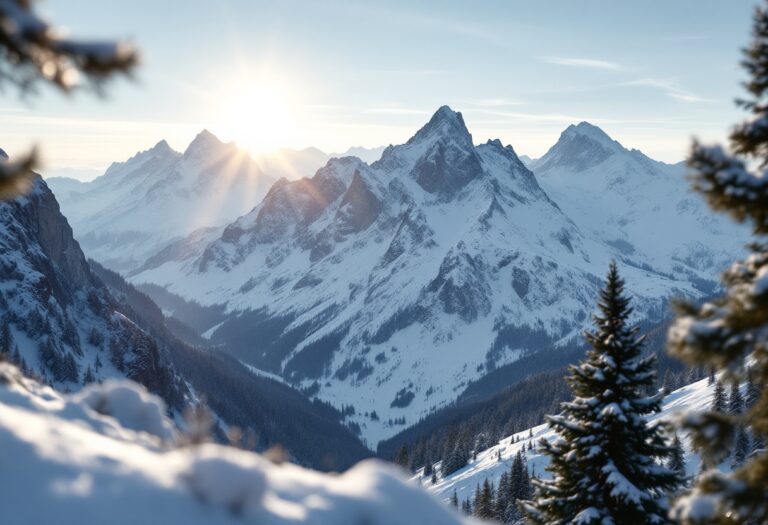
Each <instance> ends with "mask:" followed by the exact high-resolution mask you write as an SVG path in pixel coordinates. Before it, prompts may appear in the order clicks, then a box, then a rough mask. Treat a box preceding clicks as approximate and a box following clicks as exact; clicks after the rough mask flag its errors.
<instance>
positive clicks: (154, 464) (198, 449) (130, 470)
mask: <svg viewBox="0 0 768 525" xmlns="http://www.w3.org/2000/svg"><path fill="white" fill-rule="evenodd" d="M165 408H166V407H165V405H164V403H163V402H162V401H161V400H160V399H158V398H156V397H155V396H152V395H150V394H149V393H148V392H147V391H146V390H144V389H143V388H140V387H139V386H138V385H136V384H135V383H130V382H125V381H123V382H106V383H104V384H103V385H99V384H94V385H91V386H89V387H87V388H86V389H85V390H84V391H82V392H80V393H77V394H74V395H62V394H61V393H59V392H56V391H54V390H52V389H50V388H47V387H45V386H42V385H40V384H39V383H36V382H35V381H32V380H30V379H26V378H24V377H21V376H20V374H19V373H18V370H16V369H15V368H14V367H12V366H11V365H9V364H7V363H1V362H0V450H2V451H3V468H2V469H0V487H2V491H1V492H0V503H2V512H3V522H4V523H13V524H15V525H38V524H42V523H56V524H59V525H80V524H82V523H110V524H114V525H129V524H130V525H133V524H137V523H143V524H149V523H184V524H188V525H194V524H206V525H224V524H231V525H235V524H242V523H258V524H261V525H290V524H299V523H301V524H305V525H327V524H334V525H358V524H362V523H367V524H371V525H377V524H378V525H384V524H386V525H409V524H416V523H418V524H423V523H429V524H432V523H434V524H437V523H440V524H445V525H459V524H461V523H469V522H470V520H465V519H464V518H462V517H461V516H459V514H458V513H457V512H455V511H453V510H452V509H450V508H449V507H447V506H446V505H444V504H443V503H441V502H440V501H438V500H437V499H436V498H435V497H434V496H432V495H430V494H429V493H428V492H426V491H425V490H423V489H421V488H419V487H417V486H415V485H414V484H412V483H409V482H408V481H407V480H406V479H405V477H404V475H403V474H402V473H401V472H399V471H398V470H397V469H396V468H395V467H393V466H392V465H387V464H385V463H382V462H378V461H372V460H369V461H365V462H361V463H360V464H358V465H357V466H355V467H354V468H352V469H350V470H348V471H347V472H345V473H343V474H340V475H327V474H322V473H319V472H315V471H311V470H307V469H303V468H301V467H298V466H295V465H291V464H286V463H283V464H276V463H274V462H273V461H270V460H269V459H268V458H266V457H263V456H260V455H257V454H254V453H251V452H246V451H244V450H239V449H236V448H233V447H224V446H220V445H214V444H212V443H207V444H203V445H199V446H183V440H180V439H178V435H179V433H178V431H177V430H176V429H175V427H174V424H173V422H172V421H170V420H169V419H168V418H167V417H166V416H165ZM7 458H11V461H6V459H7Z"/></svg>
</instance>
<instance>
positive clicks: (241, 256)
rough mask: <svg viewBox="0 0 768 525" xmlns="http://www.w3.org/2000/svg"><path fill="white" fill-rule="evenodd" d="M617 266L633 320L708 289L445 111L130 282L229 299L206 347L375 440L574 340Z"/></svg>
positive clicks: (279, 188)
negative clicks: (302, 391) (613, 239)
mask: <svg viewBox="0 0 768 525" xmlns="http://www.w3.org/2000/svg"><path fill="white" fill-rule="evenodd" d="M612 258H621V259H623V260H624V264H623V265H622V273H623V274H624V276H625V277H626V279H627V281H628V286H629V288H630V289H631V290H632V292H633V294H634V295H635V304H636V306H637V312H638V316H640V317H647V318H651V319H655V318H658V317H659V316H660V315H662V313H663V311H664V308H665V305H666V304H667V299H668V298H669V297H670V296H677V295H687V296H697V295H699V294H700V293H701V292H700V291H699V290H698V289H697V288H696V287H695V286H694V284H693V283H692V282H691V281H690V280H688V279H685V278H681V279H673V278H671V277H670V276H668V275H666V274H661V273H659V272H657V271H655V270H654V269H653V268H652V267H651V266H650V265H649V264H647V262H646V261H645V260H644V259H643V258H642V257H640V256H638V257H632V256H624V254H623V253H622V251H621V250H620V249H619V248H617V247H616V246H614V245H610V244H607V243H605V242H603V241H602V240H601V239H599V238H596V237H595V236H593V235H590V234H589V232H585V231H584V230H583V229H581V228H580V227H579V225H578V223H577V222H575V221H574V220H572V218H571V217H569V216H568V215H567V214H566V213H564V212H563V211H562V209H561V208H560V207H559V206H558V204H557V203H556V202H555V201H554V200H552V199H551V198H550V196H549V195H548V194H547V193H546V192H545V191H544V190H543V189H542V188H541V187H540V186H539V183H538V181H537V179H536V177H535V176H534V175H533V173H531V171H529V170H528V169H527V168H526V167H525V166H524V165H523V163H522V162H521V161H520V159H519V158H518V157H517V155H516V154H515V152H514V150H513V149H512V147H511V146H503V145H502V144H501V142H499V141H488V142H487V143H486V144H482V145H479V146H475V145H474V144H473V142H472V136H471V135H470V133H469V131H468V130H467V128H466V126H465V124H464V121H463V118H462V116H461V114H460V113H456V112H454V111H452V110H451V109H450V108H448V107H442V108H440V109H439V110H438V111H437V112H436V113H435V115H434V116H433V117H432V119H431V120H430V121H429V122H428V123H427V124H426V125H425V126H424V127H423V128H421V129H420V130H419V131H418V132H417V133H416V134H415V135H414V136H413V137H412V138H411V139H410V140H408V142H407V143H405V144H402V145H398V146H390V147H388V148H387V149H386V150H385V151H384V152H383V154H382V157H381V159H380V160H379V161H377V162H375V163H373V164H371V165H370V166H369V165H367V164H365V163H363V162H361V161H360V160H359V159H356V158H341V159H332V160H331V161H329V162H328V164H327V165H326V166H325V167H324V168H322V169H321V170H319V171H318V172H317V174H316V175H315V176H314V177H313V178H311V179H301V180H298V181H293V182H288V181H278V182H277V183H276V184H275V185H274V186H273V187H272V188H271V190H270V191H269V193H268V194H267V196H266V197H265V198H264V200H263V201H262V202H261V203H260V204H259V205H258V206H256V207H255V208H254V209H253V210H252V211H251V212H249V213H248V214H246V215H244V216H242V217H240V218H239V219H237V220H236V221H235V222H233V223H231V224H229V225H228V226H227V227H226V228H224V230H223V232H222V234H221V236H220V237H219V238H218V239H217V240H215V241H214V242H212V243H210V244H209V245H208V246H207V247H206V248H205V250H204V252H203V254H202V255H201V256H200V257H194V256H193V257H189V258H188V259H186V260H178V259H176V260H173V261H168V262H166V263H164V264H161V265H159V266H154V267H152V268H151V269H147V270H146V271H143V272H141V273H139V274H138V275H135V276H133V281H134V282H135V283H154V284H157V285H160V286H164V287H167V289H168V290H169V291H170V292H173V293H175V294H177V295H180V296H182V297H184V298H186V299H191V300H195V301H197V302H199V303H201V304H204V305H214V304H223V305H226V308H227V312H228V315H229V317H228V319H227V320H226V321H225V322H223V323H222V324H220V325H219V326H218V327H217V328H216V330H214V331H213V332H212V334H211V339H212V340H213V341H216V342H219V343H224V344H226V345H227V349H228V351H230V352H232V353H233V354H235V355H236V356H237V357H238V358H240V359H242V360H243V361H245V362H248V363H250V364H252V365H254V366H256V367H258V368H261V369H265V370H268V371H270V372H273V373H278V374H280V375H282V376H283V377H285V378H287V379H289V380H290V381H292V382H294V383H296V384H299V385H301V386H302V387H304V388H307V389H309V390H310V391H311V392H314V393H316V394H317V395H318V396H319V397H321V398H322V399H326V400H329V401H331V402H333V403H334V404H335V405H336V406H340V405H350V404H351V405H354V407H355V411H356V413H355V414H354V415H352V416H350V419H351V420H352V421H354V422H356V423H358V424H359V425H360V426H361V427H362V431H363V435H364V436H365V437H366V438H367V439H368V441H369V443H370V444H375V443H376V442H378V441H379V440H380V439H382V438H384V437H387V436H390V435H393V434H394V433H396V432H397V431H399V430H401V428H402V426H403V425H404V424H409V423H413V422H415V421H416V420H418V419H419V418H420V417H422V416H424V415H426V414H428V413H429V412H430V411H432V410H434V409H435V408H437V407H440V406H443V405H445V404H446V403H448V402H450V401H452V400H453V399H455V397H456V396H457V395H458V394H459V393H460V392H461V391H462V389H463V388H464V387H465V386H466V385H467V383H468V382H469V381H472V380H474V379H477V378H478V377H481V376H482V375H483V374H485V373H486V372H487V371H489V370H491V369H493V368H494V367H495V366H498V365H502V364H506V363H510V362H513V361H514V360H516V359H517V358H518V357H519V356H520V355H521V353H522V352H524V351H538V350H542V349H549V348H551V347H552V346H553V345H556V344H558V343H562V342H563V341H567V340H569V339H571V338H573V337H574V336H575V335H576V334H578V333H579V331H580V330H581V329H582V328H583V327H584V326H585V324H586V323H587V322H588V318H589V314H590V313H591V312H592V309H593V305H594V298H595V296H596V291H597V288H598V286H599V283H600V282H601V279H602V276H603V274H604V272H605V269H606V268H607V267H608V262H609V261H610V259H612Z"/></svg>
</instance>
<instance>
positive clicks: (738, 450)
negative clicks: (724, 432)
mask: <svg viewBox="0 0 768 525" xmlns="http://www.w3.org/2000/svg"><path fill="white" fill-rule="evenodd" d="M749 452H750V444H749V435H748V434H747V431H746V430H744V427H743V426H741V425H739V426H737V427H736V437H735V438H734V440H733V457H732V458H731V468H734V469H735V468H739V467H740V466H742V465H743V464H744V461H745V460H746V459H747V456H748V455H749Z"/></svg>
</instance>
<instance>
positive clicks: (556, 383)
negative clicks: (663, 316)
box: [377, 321, 705, 475]
mask: <svg viewBox="0 0 768 525" xmlns="http://www.w3.org/2000/svg"><path fill="white" fill-rule="evenodd" d="M668 326H669V322H668V321H665V322H663V323H656V324H646V325H645V326H644V328H645V330H644V333H645V334H646V339H645V351H646V353H654V354H656V355H657V363H658V379H657V384H656V388H662V387H664V388H665V389H667V390H674V389H676V388H680V387H682V386H684V385H686V384H689V383H691V382H693V381H696V380H698V379H701V378H702V377H704V375H705V374H704V371H702V370H701V369H692V368H688V367H686V366H685V365H684V364H683V363H681V362H680V361H678V360H676V359H674V358H671V357H669V356H668V355H667V354H666V352H665V344H666V332H667V328H668ZM544 353H547V352H544ZM550 353H551V354H557V355H556V356H550V357H547V358H546V359H543V358H542V359H531V358H528V359H525V360H524V361H523V360H521V361H519V362H517V363H513V364H512V365H510V370H511V367H513V366H514V365H518V368H517V370H516V371H515V372H514V374H512V375H509V376H508V378H507V380H508V381H512V380H514V379H516V378H517V377H520V376H521V374H522V377H525V374H523V373H522V372H521V369H525V368H527V365H529V364H530V365H532V366H534V367H538V365H540V364H542V363H545V362H546V363H554V362H557V360H558V359H563V360H566V359H567V363H563V362H562V361H561V362H560V366H559V367H558V368H556V369H554V370H549V371H544V372H539V373H535V374H532V375H529V376H528V377H525V378H524V379H522V380H519V381H516V382H514V383H513V384H512V386H509V387H507V388H505V389H504V390H502V391H501V392H498V393H496V394H495V395H492V396H490V397H486V398H485V399H483V400H481V401H475V402H467V401H462V399H472V398H477V397H480V398H483V397H485V396H484V395H481V394H480V393H481V392H484V391H485V389H486V388H487V387H488V386H487V385H485V386H483V387H477V388H473V387H472V385H470V387H468V388H467V391H469V390H470V389H472V390H471V391H472V392H473V394H472V395H469V396H468V395H466V391H465V394H463V395H462V397H461V398H460V400H459V401H458V402H457V403H455V404H453V405H450V406H448V407H446V408H444V409H441V410H439V411H437V412H435V413H434V414H431V415H429V416H427V417H426V418H424V419H422V420H421V421H419V422H418V423H416V424H415V425H413V426H411V427H409V428H407V429H405V430H403V431H402V432H400V433H399V434H397V435H396V436H394V437H392V438H390V439H388V440H386V441H382V442H381V443H380V444H379V447H378V450H377V452H378V455H379V456H381V457H383V458H385V459H389V460H392V461H395V462H397V463H398V464H400V465H402V466H404V467H405V468H408V469H410V470H412V471H415V470H416V469H418V468H421V467H423V466H424V465H425V463H426V462H429V461H431V462H433V463H436V462H438V461H443V469H442V472H441V474H442V475H448V474H449V473H451V472H454V471H456V470H458V469H460V468H462V467H463V466H465V465H466V464H467V462H468V461H469V459H470V458H471V457H472V456H473V455H474V454H476V453H477V452H480V451H482V450H484V449H486V448H488V447H490V446H493V445H495V444H496V443H497V442H498V441H499V440H500V439H502V438H504V437H507V436H509V435H511V434H514V433H517V432H521V431H523V430H525V429H527V428H530V427H533V426H536V425H540V424H541V423H543V422H544V416H545V415H546V414H555V413H558V412H559V411H560V408H559V405H560V403H561V402H563V401H566V400H568V399H569V398H570V392H569V390H568V387H567V385H566V384H565V381H564V377H565V375H566V372H567V366H566V364H571V363H575V362H576V361H577V360H578V359H580V358H581V357H582V356H583V348H582V349H579V351H576V350H574V349H573V348H569V349H567V350H566V351H562V352H561V351H553V352H550ZM532 357H533V356H532ZM500 371H501V369H500ZM503 381H504V379H503V378H502V377H501V376H499V375H497V376H496V377H495V378H494V379H493V383H494V384H495V385H497V386H498V385H500V384H503Z"/></svg>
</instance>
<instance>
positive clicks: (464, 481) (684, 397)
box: [415, 379, 729, 502]
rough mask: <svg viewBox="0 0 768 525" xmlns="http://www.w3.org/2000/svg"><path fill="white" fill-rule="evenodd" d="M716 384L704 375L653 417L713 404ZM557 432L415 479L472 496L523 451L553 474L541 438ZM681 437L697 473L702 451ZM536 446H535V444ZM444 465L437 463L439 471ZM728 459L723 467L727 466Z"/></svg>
mask: <svg viewBox="0 0 768 525" xmlns="http://www.w3.org/2000/svg"><path fill="white" fill-rule="evenodd" d="M714 389H715V385H714V384H709V380H708V379H702V380H700V381H697V382H695V383H692V384H690V385H687V386H684V387H682V388H679V389H677V390H675V391H673V392H671V393H670V394H669V395H668V396H666V397H665V398H664V402H663V404H662V410H661V412H659V413H658V414H654V415H653V416H651V417H650V418H649V421H652V422H653V421H670V422H673V421H675V420H676V419H677V418H678V416H681V415H684V414H686V413H688V412H690V411H702V410H706V409H708V408H709V407H710V406H711V405H712V396H713V393H714ZM554 436H555V433H554V431H553V430H552V429H550V428H549V427H548V426H547V425H546V424H542V425H538V426H535V427H532V428H530V429H526V430H524V431H522V432H517V433H515V434H513V435H511V436H507V437H505V438H504V439H501V440H500V441H499V442H498V443H497V444H495V445H493V446H491V447H489V448H487V449H486V450H484V451H482V452H479V453H478V454H477V459H474V458H470V460H469V463H468V465H467V466H466V467H464V468H462V469H460V470H457V471H456V472H453V473H452V474H450V475H448V476H446V477H442V476H440V475H439V474H438V476H437V481H436V483H434V484H433V483H432V482H431V480H430V476H431V474H430V475H429V476H426V477H425V476H424V473H423V470H420V471H419V472H418V474H417V475H416V477H415V479H418V480H420V482H421V483H422V485H424V486H425V487H426V488H427V489H428V490H430V491H432V492H434V493H435V494H437V495H438V496H439V497H440V498H441V499H442V500H444V501H446V502H449V501H450V498H451V496H452V495H453V493H454V492H456V494H457V496H458V499H459V501H464V500H465V499H467V498H470V499H471V498H472V497H473V496H474V493H475V489H476V487H477V486H478V485H481V486H482V484H483V481H484V480H485V479H488V480H489V481H494V482H495V484H496V485H497V486H498V480H499V478H500V477H501V474H502V473H503V472H508V471H509V470H510V468H511V466H512V462H513V461H514V457H515V455H516V454H517V453H518V452H520V453H522V454H523V457H524V459H525V460H526V463H527V468H528V470H529V472H530V473H531V474H532V475H534V476H541V477H542V478H549V477H551V475H550V474H549V473H548V472H546V471H545V468H546V467H547V466H548V465H549V458H548V457H547V456H546V455H544V454H543V453H542V451H541V450H540V448H539V446H538V442H539V440H541V439H547V440H550V439H552V438H554ZM680 440H681V442H682V445H683V447H684V449H685V457H684V462H685V472H686V475H687V476H688V477H694V476H695V475H697V474H698V473H699V471H700V469H701V458H700V455H699V453H698V452H696V451H694V450H693V449H692V442H691V439H690V438H689V437H688V436H685V435H683V434H681V435H680ZM531 447H533V448H531ZM499 457H501V460H499ZM440 467H441V465H440V464H439V463H437V464H435V465H434V468H435V470H436V471H437V472H438V473H439V471H440ZM728 467H729V465H728V463H727V462H726V463H724V464H723V465H722V468H724V469H727V468H728Z"/></svg>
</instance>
